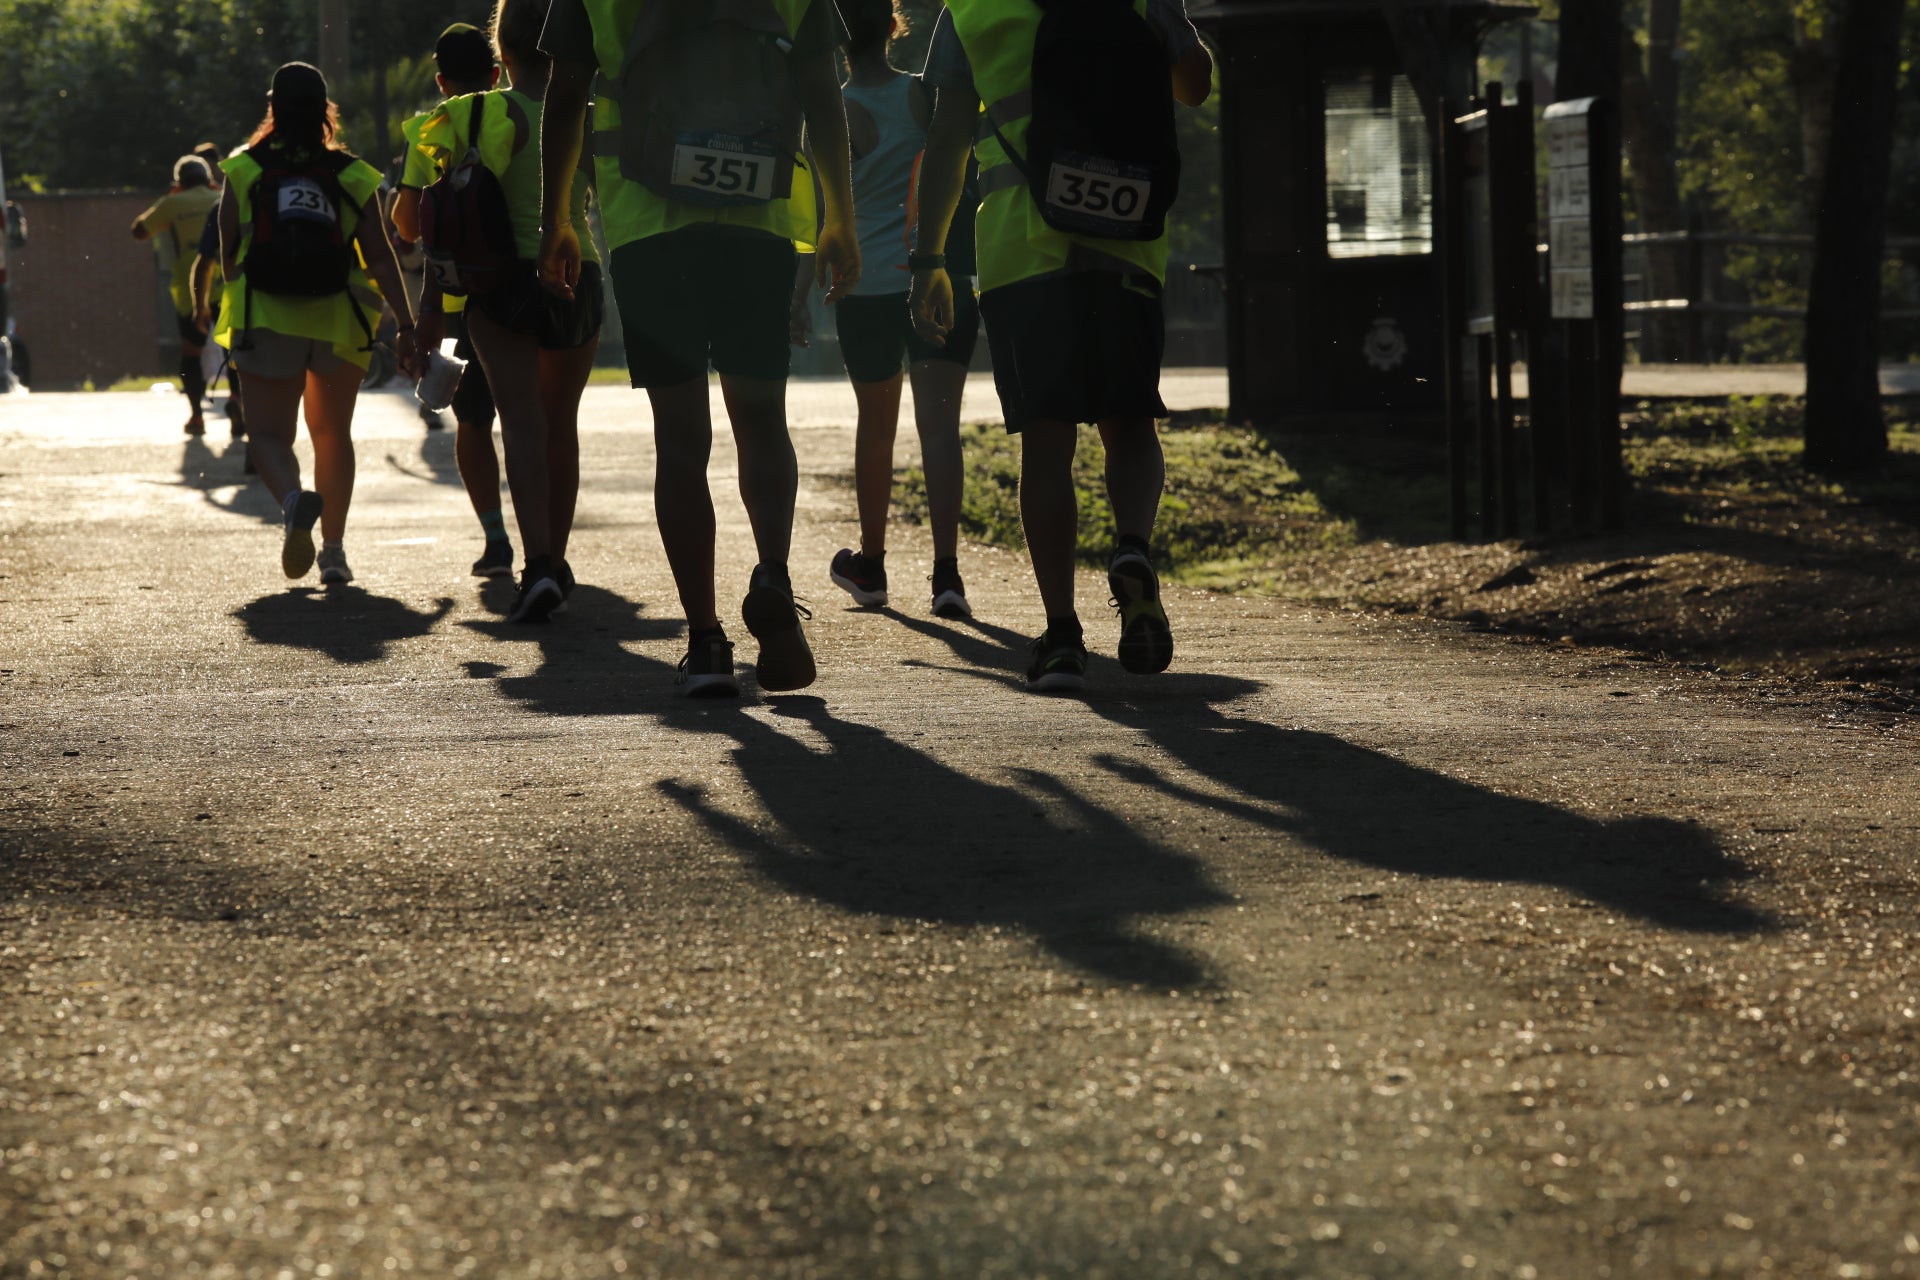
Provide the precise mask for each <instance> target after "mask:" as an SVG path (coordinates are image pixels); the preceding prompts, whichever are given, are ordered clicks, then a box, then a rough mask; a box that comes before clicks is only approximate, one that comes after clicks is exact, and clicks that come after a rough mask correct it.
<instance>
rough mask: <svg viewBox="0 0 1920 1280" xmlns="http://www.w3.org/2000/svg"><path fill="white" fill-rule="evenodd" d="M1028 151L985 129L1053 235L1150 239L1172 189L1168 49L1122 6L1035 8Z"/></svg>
mask: <svg viewBox="0 0 1920 1280" xmlns="http://www.w3.org/2000/svg"><path fill="white" fill-rule="evenodd" d="M1037 3H1038V4H1039V6H1040V11H1041V17H1040V25H1039V28H1038V30H1037V31H1036V32H1035V33H1034V41H1033V72H1032V81H1031V83H1032V89H1033V112H1032V115H1031V117H1030V119H1029V120H1028V124H1027V153H1026V155H1025V156H1024V157H1023V156H1021V155H1020V154H1019V153H1018V152H1017V151H1015V150H1014V149H1013V147H1012V146H1010V145H1009V144H1008V142H1007V140H1006V138H1005V137H1003V136H1002V135H1001V133H1000V130H999V128H998V126H996V125H993V123H992V116H991V115H989V116H988V117H987V120H988V124H989V127H991V128H992V130H993V135H994V137H995V138H997V139H999V142H1000V145H1001V147H1002V148H1003V149H1004V150H1005V151H1006V153H1007V156H1008V158H1009V159H1011V160H1012V161H1013V163H1014V165H1015V167H1016V168H1018V169H1019V170H1020V173H1021V175H1022V176H1023V177H1025V178H1026V180H1027V190H1028V191H1029V192H1031V193H1032V195H1033V202H1034V204H1035V205H1037V206H1039V209H1040V216H1041V217H1042V218H1043V219H1045V220H1046V223H1047V225H1048V226H1050V227H1052V228H1053V229H1054V230H1056V231H1066V232H1071V233H1073V234H1075V235H1083V236H1098V237H1100V238H1103V239H1108V240H1157V239H1159V238H1160V237H1161V236H1162V235H1164V234H1165V233H1166V228H1167V210H1168V209H1170V208H1171V207H1172V206H1173V199H1174V196H1175V195H1177V194H1178V193H1179V190H1180V143H1179V139H1178V137H1177V135H1176V134H1175V132H1174V120H1173V92H1172V89H1171V86H1170V85H1169V83H1168V73H1167V51H1166V48H1165V47H1164V46H1163V45H1162V44H1161V43H1160V39H1159V37H1158V36H1157V35H1155V34H1154V31H1153V28H1152V27H1150V26H1149V25H1148V24H1147V20H1146V19H1145V18H1143V17H1141V16H1140V14H1138V13H1136V12H1135V11H1134V9H1133V6H1132V5H1131V4H1128V3H1127V2H1126V0H1037Z"/></svg>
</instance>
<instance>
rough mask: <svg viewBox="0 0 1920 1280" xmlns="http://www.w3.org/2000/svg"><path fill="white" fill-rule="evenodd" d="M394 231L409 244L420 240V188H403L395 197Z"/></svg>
mask: <svg viewBox="0 0 1920 1280" xmlns="http://www.w3.org/2000/svg"><path fill="white" fill-rule="evenodd" d="M393 229H394V231H395V232H396V233H398V234H399V236H400V238H401V239H402V240H405V241H406V242H407V243H408V244H412V243H413V242H414V241H416V240H418V239H419V238H420V188H418V187H402V188H400V191H399V194H397V195H395V196H394V198H393Z"/></svg>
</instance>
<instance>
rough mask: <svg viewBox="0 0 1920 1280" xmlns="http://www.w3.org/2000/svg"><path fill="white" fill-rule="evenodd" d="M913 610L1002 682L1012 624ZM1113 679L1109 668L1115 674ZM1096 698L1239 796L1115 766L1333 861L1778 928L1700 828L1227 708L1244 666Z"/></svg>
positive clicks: (1245, 684)
mask: <svg viewBox="0 0 1920 1280" xmlns="http://www.w3.org/2000/svg"><path fill="white" fill-rule="evenodd" d="M900 620H901V621H902V622H903V623H904V624H905V625H907V626H909V627H911V628H912V629H914V630H916V631H919V632H921V633H922V634H924V635H928V636H932V637H935V638H937V639H940V640H943V641H944V642H946V643H947V645H948V646H949V647H950V648H951V649H952V650H953V652H954V653H955V654H956V655H957V656H958V657H960V658H961V659H963V660H965V661H967V662H969V663H971V664H973V666H974V668H975V669H973V670H968V671H965V672H964V674H969V675H979V676H982V677H983V678H996V677H992V676H989V675H988V674H987V673H986V672H982V671H979V670H978V669H977V668H980V667H989V668H990V667H995V666H999V667H1004V666H1006V665H1007V664H1008V662H1009V660H1010V659H1009V650H1017V648H1018V646H1019V644H1020V643H1021V641H1022V638H1021V637H1020V636H1018V635H1016V634H1015V633H1013V632H1011V631H1007V630H1005V629H1004V628H999V627H993V626H989V625H985V624H981V623H977V622H976V623H969V624H967V626H966V629H961V628H958V627H948V626H943V625H941V624H939V623H934V622H928V621H925V620H921V619H914V618H906V617H904V616H903V617H901V618H900ZM1103 674H1104V673H1103ZM1106 683H1107V684H1108V686H1109V690H1110V691H1108V692H1105V693H1097V694H1096V695H1095V696H1091V697H1089V698H1087V699H1086V701H1087V705H1088V706H1089V707H1090V708H1091V709H1092V710H1093V711H1094V712H1095V713H1097V714H1098V715H1100V716H1102V717H1104V718H1106V719H1108V720H1111V721H1113V722H1114V723H1115V724H1120V725H1124V726H1126V727H1127V728H1128V729H1131V730H1133V731H1135V732H1136V733H1139V734H1141V735H1143V736H1145V737H1147V738H1149V739H1151V740H1152V742H1153V743H1154V745H1155V746H1157V747H1158V748H1159V749H1160V750H1162V751H1164V752H1166V753H1167V754H1168V755H1170V756H1171V757H1173V759H1175V760H1176V761H1178V762H1179V764H1180V765H1181V766H1182V767H1184V768H1185V769H1186V770H1188V771H1190V772H1191V773H1193V774H1194V775H1197V777H1199V778H1201V779H1205V780H1206V781H1207V782H1208V783H1211V784H1212V785H1213V786H1215V787H1219V788H1223V789H1225V790H1226V791H1227V792H1228V793H1229V796H1228V797H1227V798H1222V797H1220V796H1219V795H1216V794H1210V793H1208V792H1205V791H1202V790H1200V789H1198V788H1196V787H1195V786H1193V785H1192V784H1190V783H1187V782H1182V781H1180V780H1179V779H1177V778H1175V777H1172V776H1168V775H1167V774H1164V773H1159V772H1155V771H1153V770H1150V769H1148V768H1146V767H1144V766H1142V765H1141V764H1139V763H1138V762H1136V761H1131V760H1121V759H1118V758H1116V757H1112V756H1102V757H1097V761H1098V763H1099V764H1100V765H1101V766H1102V767H1103V768H1105V769H1107V770H1108V771H1109V772H1110V773H1112V774H1113V775H1114V776H1115V777H1118V778H1121V779H1123V780H1125V781H1128V782H1131V783H1133V784H1134V785H1136V786H1139V787H1141V788H1143V789H1148V790H1152V791H1156V792H1158V793H1160V794H1161V795H1164V796H1168V797H1170V798H1174V799H1178V800H1182V801H1184V802H1186V803H1188V804H1192V805H1194V806H1196V807H1199V808H1203V809H1213V810H1216V811H1219V812H1223V813H1227V814H1230V815H1232V816H1234V817H1236V818H1238V819H1240V820H1242V821H1245V822H1249V823H1252V824H1254V825H1256V826H1260V827H1264V828H1265V829H1267V830H1269V831H1272V832H1274V833H1276V834H1282V835H1287V836H1290V837H1293V838H1295V839H1298V840H1301V841H1304V842H1306V843H1308V844H1311V845H1313V846H1314V847H1316V848H1318V849H1320V850H1322V851H1323V852H1325V853H1328V854H1331V855H1332V856H1334V857H1337V858H1342V859H1345V860H1347V861H1349V862H1354V863H1358V864H1361V865H1363V866H1370V867H1379V868H1381V869H1383V870H1388V871H1394V872H1399V873H1402V874H1407V875H1418V876H1430V877H1446V878H1450V879H1461V880H1477V881H1487V882H1500V883H1520V884H1541V885H1550V886H1553V887H1556V888H1559V889H1563V890H1565V891H1566V892H1568V893H1571V894H1573V895H1575V896H1577V897H1580V898H1583V899H1586V900H1587V901H1590V902H1595V903H1599V904H1603V905H1605V906H1608V907H1612V908H1614V909H1617V910H1620V911H1623V912H1627V913H1629V914H1631V915H1634V916H1638V917H1640V918H1641V919H1644V920H1647V921H1649V922H1651V923H1654V924H1656V925H1660V926H1662V927H1665V928H1673V929H1685V930H1692V931H1697V932H1702V933H1724V934H1733V933H1749V932H1755V931H1758V930H1762V929H1766V928H1769V927H1771V925H1772V921H1771V920H1770V918H1769V917H1767V916H1766V915H1765V914H1764V913H1762V912H1760V911H1757V910H1755V909H1754V908H1752V907H1750V906H1747V905H1746V904H1744V903H1740V902H1738V901H1735V900H1733V899H1732V898H1730V897H1729V896H1728V894H1727V888H1728V886H1729V885H1731V884H1733V883H1735V882H1737V881H1739V880H1742V879H1744V878H1746V877H1747V876H1748V875H1749V874H1750V872H1749V871H1748V870H1747V868H1746V867H1745V866H1744V865H1742V864H1741V863H1740V862H1739V861H1738V860H1736V859H1734V858H1732V857H1729V856H1728V855H1727V854H1726V853H1725V852H1724V851H1723V850H1722V849H1721V848H1720V847H1719V845H1718V844H1717V843H1716V842H1715V841H1714V839H1713V837H1712V835H1711V834H1709V833H1708V832H1706V831H1704V830H1702V829H1701V828H1700V827H1698V826H1696V825H1694V824H1692V823H1688V822H1680V821H1676V820H1674V819H1670V818H1659V817H1651V816H1631V817H1622V818H1610V819H1599V818H1591V817H1587V816H1585V815H1583V814H1577V813H1571V812H1569V811H1567V810H1565V809H1561V808H1557V807H1555V806H1553V805H1550V804H1543V803H1541V802H1540V801H1537V800H1527V799H1521V798H1517V797H1513V796H1507V795H1502V794H1500V793H1499V792H1497V791H1489V790H1487V789H1486V788H1484V787H1480V786H1475V785H1474V784H1472V783H1469V782H1463V781H1461V780H1460V779H1458V778H1451V777H1448V776H1447V775H1445V774H1442V773H1436V772H1434V771H1432V770H1430V769H1422V768H1420V767H1418V766H1416V765H1410V764H1407V763H1405V762H1404V761H1400V760H1395V759H1392V758H1391V757H1388V756H1384V755H1382V754H1380V753H1379V752H1377V751H1370V750H1367V749H1366V748H1364V747H1358V746H1355V745H1354V744H1352V743H1350V742H1346V741H1343V740H1342V739H1340V738H1337V737H1334V736H1333V735H1331V734H1326V733H1316V732H1313V731H1310V730H1303V729H1285V728H1280V727H1277V726H1274V725H1270V724H1266V723H1263V722H1261V721H1258V720H1252V719H1247V718H1245V717H1241V716H1235V715H1233V714H1231V713H1230V712H1229V711H1228V710H1225V709H1223V708H1224V707H1225V706H1226V705H1227V704H1231V703H1232V702H1234V701H1236V700H1238V699H1240V698H1243V697H1245V696H1247V695H1249V694H1252V693H1254V692H1257V691H1258V690H1259V689H1260V688H1261V687H1262V686H1260V685H1259V684H1258V683H1257V682H1255V681H1251V680H1244V679H1239V678H1236V677H1231V676H1209V675H1191V674H1181V673H1172V674H1167V675H1160V676H1154V677H1148V678H1136V677H1125V676H1119V675H1115V676H1114V677H1112V679H1111V680H1108V681H1106Z"/></svg>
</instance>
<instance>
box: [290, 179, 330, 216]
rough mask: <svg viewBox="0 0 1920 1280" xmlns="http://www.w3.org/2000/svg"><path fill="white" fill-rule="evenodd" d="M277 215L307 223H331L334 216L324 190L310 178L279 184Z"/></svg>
mask: <svg viewBox="0 0 1920 1280" xmlns="http://www.w3.org/2000/svg"><path fill="white" fill-rule="evenodd" d="M279 201H280V203H279V210H278V212H279V214H280V216H281V217H283V218H299V219H303V220H305V221H309V222H332V221H333V220H334V219H335V217H336V214H335V212H334V208H333V201H332V200H330V199H328V198H327V192H326V188H324V187H322V186H321V185H320V184H319V183H317V182H315V181H314V180H313V179H312V178H286V179H283V180H282V181H281V183H280V190H279Z"/></svg>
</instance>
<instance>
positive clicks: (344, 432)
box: [306, 360, 366, 542]
mask: <svg viewBox="0 0 1920 1280" xmlns="http://www.w3.org/2000/svg"><path fill="white" fill-rule="evenodd" d="M365 374H366V371H365V370H364V369H362V368H360V366H358V365H356V364H351V363H349V362H347V361H345V360H343V361H341V362H340V366H339V367H338V368H337V369H335V370H334V371H333V372H332V373H328V374H318V373H314V372H312V371H311V370H309V371H308V372H307V386H306V410H307V434H308V435H309V436H311V437H313V487H314V488H315V489H317V490H319V492H320V501H321V502H322V503H323V504H324V505H323V506H322V507H321V508H320V536H321V537H322V538H324V539H325V540H327V541H329V542H337V541H339V540H340V539H341V538H342V537H344V536H345V535H346V531H347V508H348V507H349V506H351V505H353V476H354V461H353V407H354V405H355V404H356V403H357V402H358V401H359V399H360V380H361V378H363V377H364V376H365Z"/></svg>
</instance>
